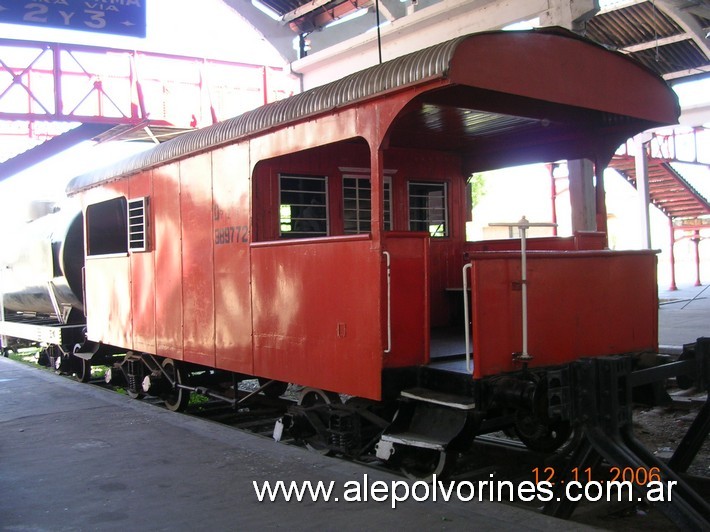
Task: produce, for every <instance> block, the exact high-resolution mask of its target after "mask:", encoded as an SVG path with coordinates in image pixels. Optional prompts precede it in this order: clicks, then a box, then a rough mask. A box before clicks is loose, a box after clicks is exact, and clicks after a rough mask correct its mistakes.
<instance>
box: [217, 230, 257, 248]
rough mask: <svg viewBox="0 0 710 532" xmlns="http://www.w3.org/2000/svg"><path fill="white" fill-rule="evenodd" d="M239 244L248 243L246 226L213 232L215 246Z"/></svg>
mask: <svg viewBox="0 0 710 532" xmlns="http://www.w3.org/2000/svg"><path fill="white" fill-rule="evenodd" d="M239 242H243V243H247V242H249V228H248V227H247V226H246V225H241V226H239V225H237V226H230V227H220V228H218V229H215V230H214V243H215V244H216V245H220V244H234V243H239Z"/></svg>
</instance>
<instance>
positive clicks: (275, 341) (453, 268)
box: [68, 29, 678, 475]
mask: <svg viewBox="0 0 710 532" xmlns="http://www.w3.org/2000/svg"><path fill="white" fill-rule="evenodd" d="M677 117H678V106H677V102H676V99H675V97H674V96H673V93H672V92H671V91H670V90H669V88H668V87H667V86H666V85H665V83H664V82H663V81H662V80H660V79H658V78H657V77H656V76H655V75H654V74H652V73H651V72H650V71H648V70H646V69H645V68H643V67H641V66H640V65H638V64H636V63H634V62H632V61H630V60H629V59H627V58H625V57H624V56H622V55H620V54H616V53H612V52H609V51H607V50H605V49H603V48H602V47H599V46H596V45H594V44H592V43H591V42H589V41H586V40H584V39H581V38H579V37H577V36H575V35H574V34H572V33H569V32H566V31H564V30H558V29H548V30H538V31H530V32H491V33H483V34H478V35H471V36H467V37H462V38H459V39H455V40H453V41H450V42H447V43H443V44H441V45H437V46H434V47H432V48H429V49H427V50H423V51H421V52H417V53H414V54H411V55H408V56H404V57H401V58H399V59H395V60H393V61H391V62H389V63H385V64H382V65H378V66H374V67H372V68H370V69H368V70H365V71H363V72H359V73H356V74H353V75H351V76H348V77H346V78H344V79H342V80H340V81H337V82H334V83H331V84H329V85H325V86H323V87H319V88H316V89H313V90H311V91H308V92H305V93H303V94H299V95H297V96H294V97H292V98H289V99H287V100H283V101H280V102H276V103H273V104H270V105H267V106H265V107H262V108H260V109H256V110H254V111H251V112H248V113H246V114H244V115H241V116H239V117H236V118H233V119H230V120H227V121H225V122H222V123H220V124H216V125H214V126H211V127H208V128H206V129H202V130H199V131H195V132H192V133H188V134H185V135H183V136H181V137H179V138H177V139H175V140H173V141H170V142H167V143H165V144H163V145H160V146H157V147H156V148H155V149H153V150H152V151H150V152H146V153H144V154H141V155H139V156H136V157H134V158H132V159H129V160H127V161H124V162H123V163H120V164H119V165H116V166H114V167H111V168H108V169H106V170H103V171H99V172H95V173H91V174H87V175H84V176H80V177H78V178H76V179H74V180H73V181H72V182H71V183H70V185H69V187H68V192H69V194H70V195H73V196H78V197H79V198H80V199H81V202H82V204H83V206H84V216H85V227H86V266H85V308H86V312H87V324H86V325H87V334H88V339H89V340H90V341H92V342H94V343H96V344H98V345H110V346H113V347H114V348H120V349H122V350H124V351H126V352H127V354H126V355H125V357H123V358H122V359H121V362H120V363H118V364H117V365H116V366H117V367H116V368H115V369H116V371H115V373H114V374H115V375H120V376H121V377H120V378H121V379H123V380H125V381H126V383H127V388H128V390H129V391H130V393H132V394H133V395H140V394H142V393H144V392H149V393H153V394H159V395H163V396H164V397H165V398H166V404H168V406H169V407H170V408H173V409H180V408H182V407H184V406H185V404H186V401H187V397H188V396H189V393H191V392H196V391H197V392H201V393H207V394H210V395H212V396H213V397H219V398H221V399H225V400H227V401H229V402H232V403H236V402H237V395H238V394H237V381H238V380H240V379H242V378H244V376H245V375H250V376H257V377H259V378H261V379H264V380H265V383H266V384H265V386H267V387H268V386H273V387H274V388H273V389H275V390H277V391H280V390H282V389H283V388H279V387H278V386H275V385H274V383H295V384H298V385H300V386H302V387H305V389H304V390H303V391H302V392H301V394H300V399H299V404H298V405H297V406H296V407H294V408H293V409H292V410H291V411H290V413H289V415H288V416H286V417H285V418H284V420H283V422H282V423H281V426H280V427H278V430H277V431H276V433H277V436H278V434H279V433H280V432H281V430H282V429H283V428H289V429H290V430H291V431H292V433H293V434H294V435H296V436H297V437H299V438H302V439H304V440H305V441H308V442H310V443H311V444H312V445H314V446H316V447H319V448H321V449H326V450H328V451H335V452H341V453H344V454H349V455H352V456H359V455H361V454H362V453H363V452H368V451H372V450H373V448H374V444H375V443H376V442H377V456H378V457H380V458H382V459H385V460H387V459H390V458H391V457H392V456H393V455H396V456H397V457H398V461H399V462H400V463H402V462H404V463H406V464H408V467H405V469H407V468H408V469H409V470H410V472H412V471H413V474H415V475H426V474H429V473H431V472H432V471H434V472H442V471H443V469H444V468H445V467H448V466H449V465H450V457H451V456H452V454H455V453H452V452H451V451H456V450H457V449H459V448H460V447H461V446H462V445H465V442H466V441H470V439H471V438H472V437H473V436H474V435H476V434H481V433H485V432H490V431H491V430H497V429H499V428H500V427H505V426H510V425H511V423H513V424H514V425H515V428H516V430H517V432H518V434H519V436H520V437H521V439H523V441H525V443H526V444H528V445H529V446H531V447H534V448H538V449H546V450H549V449H553V448H555V447H556V446H558V445H559V444H560V443H561V442H562V441H564V439H565V438H566V437H567V435H569V427H570V423H571V419H570V409H569V408H563V407H562V406H561V402H564V401H565V400H566V399H565V397H567V396H569V393H568V392H563V391H559V390H558V388H559V387H565V386H566V387H567V388H569V387H570V386H571V384H570V383H569V382H567V381H566V380H565V379H564V378H562V377H559V376H558V372H559V371H561V369H560V368H562V370H564V368H565V366H566V365H568V364H570V363H573V362H574V361H575V360H577V359H579V358H580V357H602V356H606V355H616V354H624V353H634V352H644V351H654V352H655V350H656V349H657V336H658V334H657V295H656V281H655V266H656V259H655V255H654V254H653V253H652V252H613V251H610V250H608V249H606V233H605V231H606V216H605V214H606V213H605V208H604V183H603V176H602V171H603V169H604V167H605V166H606V163H607V162H608V161H609V160H610V159H611V157H612V155H613V153H614V151H615V150H616V148H617V147H618V146H619V145H620V144H621V143H623V142H624V141H625V140H626V139H627V138H629V137H630V136H633V135H634V134H636V133H638V132H640V131H642V130H645V129H648V128H650V127H653V126H658V125H661V124H669V123H673V122H675V121H676V119H677ZM562 159H568V160H581V161H585V160H586V161H587V162H582V163H580V164H578V165H577V168H580V169H581V170H580V171H579V172H578V173H577V174H576V175H575V176H573V178H572V182H573V185H574V186H575V187H578V188H579V189H581V190H583V192H582V193H581V194H576V195H574V196H573V200H572V208H573V221H575V223H574V227H575V229H576V231H575V234H574V236H573V237H570V238H542V239H531V240H530V241H529V242H528V249H529V251H527V252H526V253H525V254H521V253H520V251H516V249H518V247H519V246H520V245H521V242H520V241H519V240H514V241H486V242H467V241H466V236H465V222H466V220H467V217H468V213H469V212H470V206H469V201H468V199H467V198H468V197H470V196H469V191H468V189H467V183H468V179H469V177H470V176H471V175H472V173H473V172H478V171H484V170H490V169H495V168H501V167H508V166H513V165H519V164H522V163H531V162H548V161H558V160H562ZM590 161H591V162H590ZM594 174H596V175H594ZM522 256H524V257H526V259H527V267H526V270H525V272H523V270H522V268H521V258H522ZM523 273H526V275H527V279H526V280H524V281H523V280H522V279H524V277H523ZM523 293H526V294H528V293H529V297H528V299H527V303H528V304H529V305H530V308H531V309H533V312H531V313H530V314H529V316H528V321H527V322H526V323H527V333H523V332H522V327H521V325H522V320H523V318H522V317H521V315H522V314H523V310H524V309H526V308H527V306H526V304H525V300H524V298H523V297H522V294H523ZM469 312H470V319H467V318H468V316H469ZM469 335H470V336H471V337H472V338H473V341H472V352H473V360H472V362H473V364H472V366H471V364H470V363H469V361H468V359H467V356H468V351H469V346H468V345H467V344H468V341H467V340H466V338H467V336H469ZM521 350H522V356H518V355H516V354H515V353H519V352H521ZM563 381H564V382H563ZM265 389H268V388H265ZM337 394H341V395H337ZM343 395H348V396H355V399H354V400H352V401H349V402H347V403H345V404H341V398H342V397H343ZM363 401H365V402H363ZM395 411H397V412H398V413H397V414H396V415H395V414H394V412H395ZM412 449H414V450H415V452H410V451H411V450H412ZM412 456H413V457H414V458H413V459H412V458H411V457H412ZM422 464H424V466H422Z"/></svg>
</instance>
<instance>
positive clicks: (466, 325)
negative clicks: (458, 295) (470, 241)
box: [462, 262, 473, 372]
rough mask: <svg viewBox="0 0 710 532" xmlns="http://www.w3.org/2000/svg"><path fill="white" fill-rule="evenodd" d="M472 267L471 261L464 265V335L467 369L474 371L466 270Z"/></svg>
mask: <svg viewBox="0 0 710 532" xmlns="http://www.w3.org/2000/svg"><path fill="white" fill-rule="evenodd" d="M470 269H471V263H470V262H469V263H468V264H466V265H465V266H464V267H463V270H462V275H463V327H464V335H465V338H466V371H468V372H473V367H472V366H471V353H472V352H473V349H472V348H471V331H470V329H469V325H470V324H469V315H468V276H467V275H466V270H470Z"/></svg>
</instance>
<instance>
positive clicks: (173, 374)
mask: <svg viewBox="0 0 710 532" xmlns="http://www.w3.org/2000/svg"><path fill="white" fill-rule="evenodd" d="M163 371H164V372H165V373H166V374H167V375H168V377H170V379H171V380H172V382H174V383H175V385H174V386H173V387H172V389H171V390H170V391H169V392H168V393H166V394H165V395H164V396H163V400H164V401H165V407H166V408H167V409H168V410H171V411H172V412H182V411H183V410H185V408H187V405H188V404H189V403H190V390H186V389H185V388H180V387H179V386H178V385H179V384H186V382H187V377H186V375H185V370H184V369H183V368H182V367H181V366H179V365H178V363H177V362H175V361H174V360H173V359H171V358H166V359H165V360H163Z"/></svg>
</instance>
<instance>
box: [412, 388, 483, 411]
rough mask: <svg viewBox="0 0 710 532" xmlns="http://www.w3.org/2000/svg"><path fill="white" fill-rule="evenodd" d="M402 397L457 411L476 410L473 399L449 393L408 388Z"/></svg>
mask: <svg viewBox="0 0 710 532" xmlns="http://www.w3.org/2000/svg"><path fill="white" fill-rule="evenodd" d="M401 396H402V397H406V398H407V399H414V400H415V401H423V402H425V403H433V404H436V405H442V406H448V407H449V408H456V409H457V410H473V409H474V408H476V401H475V400H474V398H473V397H466V396H464V395H454V394H451V393H443V392H437V391H434V390H429V389H427V388H410V389H408V390H402V392H401Z"/></svg>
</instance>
